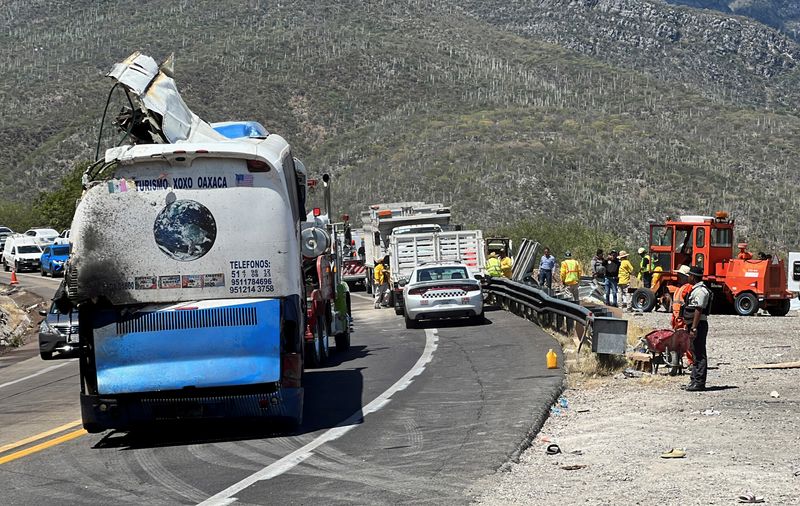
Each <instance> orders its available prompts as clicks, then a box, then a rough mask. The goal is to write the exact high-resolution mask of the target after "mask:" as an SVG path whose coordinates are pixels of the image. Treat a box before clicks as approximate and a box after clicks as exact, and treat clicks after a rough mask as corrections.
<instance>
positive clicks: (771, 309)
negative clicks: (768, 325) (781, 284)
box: [767, 299, 792, 316]
mask: <svg viewBox="0 0 800 506" xmlns="http://www.w3.org/2000/svg"><path fill="white" fill-rule="evenodd" d="M791 308H792V302H791V301H790V300H789V299H786V300H782V301H780V303H779V304H775V305H773V306H767V312H768V313H769V314H770V315H771V316H786V315H787V314H789V310H790V309H791Z"/></svg>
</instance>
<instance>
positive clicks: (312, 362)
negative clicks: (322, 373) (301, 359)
mask: <svg viewBox="0 0 800 506" xmlns="http://www.w3.org/2000/svg"><path fill="white" fill-rule="evenodd" d="M305 347H306V350H305V352H306V353H305V360H306V367H307V368H309V369H316V368H317V367H319V366H320V365H321V363H322V361H321V357H320V356H319V339H314V340H313V341H311V342H309V341H306V343H305Z"/></svg>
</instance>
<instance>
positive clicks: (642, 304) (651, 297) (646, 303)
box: [631, 288, 656, 313]
mask: <svg viewBox="0 0 800 506" xmlns="http://www.w3.org/2000/svg"><path fill="white" fill-rule="evenodd" d="M631 307H633V309H635V310H637V311H644V312H645V313H649V312H650V311H652V310H653V308H654V307H656V294H654V293H653V292H652V291H650V290H649V289H648V288H638V289H637V290H636V291H635V292H633V296H632V297H631Z"/></svg>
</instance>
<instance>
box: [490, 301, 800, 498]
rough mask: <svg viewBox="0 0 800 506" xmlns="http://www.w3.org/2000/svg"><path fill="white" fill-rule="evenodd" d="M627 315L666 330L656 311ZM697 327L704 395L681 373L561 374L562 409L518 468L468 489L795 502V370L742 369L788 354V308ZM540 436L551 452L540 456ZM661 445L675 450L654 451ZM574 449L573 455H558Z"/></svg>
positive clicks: (793, 315)
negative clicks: (701, 332)
mask: <svg viewBox="0 0 800 506" xmlns="http://www.w3.org/2000/svg"><path fill="white" fill-rule="evenodd" d="M628 318H629V319H632V320H634V321H635V322H636V324H637V325H639V326H642V327H648V326H649V327H653V328H667V327H669V315H668V314H665V313H651V314H646V315H640V316H628ZM709 326H710V331H709V337H708V353H709V366H710V367H711V369H710V370H709V373H708V386H709V387H710V388H711V389H712V390H711V391H707V392H701V393H690V392H684V391H683V390H681V389H680V385H682V384H686V383H688V373H687V375H685V376H680V377H669V376H664V375H658V376H655V375H645V376H643V377H641V378H630V379H629V378H625V377H624V376H623V375H621V374H618V375H616V376H613V377H606V378H588V379H581V378H578V377H577V376H576V375H574V374H573V375H571V376H572V377H571V378H570V381H569V382H570V387H569V388H568V389H567V390H566V391H565V393H564V397H565V398H566V399H567V401H568V408H567V409H561V410H560V413H559V414H551V416H550V418H549V419H548V420H547V422H546V423H545V424H544V426H543V428H542V430H541V431H540V433H539V435H538V436H537V438H536V439H535V440H534V442H533V444H532V446H531V447H530V448H529V449H528V450H527V451H525V452H524V453H523V454H522V456H521V458H520V461H519V463H517V464H514V465H512V466H510V467H509V468H508V470H507V471H506V472H498V473H497V474H495V475H494V476H492V477H490V478H487V479H486V480H484V482H482V483H480V484H479V485H478V487H476V489H477V490H482V491H483V493H482V494H481V495H480V496H479V497H478V498H477V502H479V503H481V504H490V505H499V504H592V505H596V504H648V505H650V504H732V503H736V502H737V497H738V496H739V495H740V494H743V493H752V494H755V495H757V496H759V497H764V499H765V502H767V503H770V504H800V426H798V421H800V389H798V385H799V384H800V369H784V370H751V369H748V366H749V365H753V364H757V363H764V362H789V361H800V315H798V312H797V311H792V312H790V313H789V316H787V317H784V318H773V317H769V316H756V317H749V318H748V317H739V316H727V315H712V316H711V317H710V319H709ZM773 391H774V392H777V394H778V397H777V398H775V397H772V396H771V395H770V393H771V392H773ZM551 443H557V444H558V445H559V446H560V447H561V449H562V451H563V453H562V454H560V455H555V456H548V455H546V454H545V449H546V448H547V446H548V445H549V444H551ZM671 448H682V449H685V451H686V457H685V458H682V459H662V458H660V454H661V453H662V452H665V451H668V450H670V449H671ZM575 450H580V451H581V452H582V455H573V454H570V453H569V452H571V451H575ZM565 466H585V467H583V468H580V469H574V470H567V469H564V467H565Z"/></svg>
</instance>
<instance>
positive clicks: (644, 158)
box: [0, 0, 800, 246]
mask: <svg viewBox="0 0 800 506" xmlns="http://www.w3.org/2000/svg"><path fill="white" fill-rule="evenodd" d="M0 25H2V27H3V32H2V35H0V47H2V48H3V49H4V51H3V53H2V54H3V55H4V56H3V57H0V145H2V146H4V153H3V156H2V158H1V159H0V197H2V198H3V199H6V200H9V199H17V200H19V199H26V198H29V197H30V196H31V195H34V194H35V193H36V192H38V191H39V190H41V189H47V188H52V187H53V186H54V185H55V184H56V182H57V181H58V178H59V177H60V176H61V175H62V174H64V173H66V171H67V170H68V168H69V166H70V165H71V164H72V163H73V162H74V161H76V160H79V159H85V158H93V157H94V146H95V143H96V139H97V128H98V125H99V119H100V116H101V114H102V111H103V107H104V105H105V102H106V98H107V94H108V91H109V87H110V82H109V81H108V80H106V79H105V78H103V74H104V73H105V72H107V71H108V69H109V68H110V66H111V65H112V64H113V63H114V62H116V61H119V60H120V59H122V58H124V57H125V56H127V55H128V54H129V53H130V52H132V51H133V50H136V49H140V50H142V51H143V52H145V53H147V54H151V55H153V56H155V57H166V56H167V55H168V54H169V53H172V52H174V53H175V55H176V80H177V83H178V86H179V89H180V90H181V92H182V94H183V97H184V99H185V101H186V102H187V104H189V106H190V107H191V108H192V109H193V110H194V111H195V112H197V113H198V114H199V115H200V116H201V117H203V118H204V119H206V120H208V121H222V120H229V119H256V120H259V121H261V122H262V123H264V124H265V125H266V126H267V128H268V129H269V130H271V131H274V132H277V133H280V134H282V135H284V136H285V137H286V138H287V139H289V140H290V142H292V143H293V145H294V148H295V153H296V154H297V155H298V156H300V157H301V158H303V159H304V161H305V162H306V164H307V166H308V167H309V170H310V171H311V172H312V173H320V172H323V171H328V172H331V173H332V174H334V176H335V181H336V186H335V187H334V188H335V193H334V197H335V201H336V202H337V205H338V207H339V208H340V209H341V210H342V211H347V212H349V213H350V214H351V215H357V213H358V211H359V210H361V209H364V208H366V206H367V205H368V204H370V203H374V202H380V201H400V200H428V201H443V202H446V203H449V204H452V205H453V207H454V213H455V215H456V216H457V217H458V219H459V221H461V222H463V223H465V224H468V225H478V226H482V227H486V228H496V227H500V226H504V225H508V224H511V223H514V222H517V221H522V220H527V219H530V218H539V219H542V218H544V219H552V220H554V221H555V222H562V221H567V220H578V221H580V222H582V223H585V224H586V225H587V226H590V227H594V228H597V229H599V230H604V231H611V232H614V233H618V234H622V235H624V236H626V237H628V238H629V239H630V240H632V241H633V240H637V241H638V240H642V239H643V235H644V232H645V228H646V219H647V218H661V217H664V216H665V215H668V214H671V215H675V214H680V213H686V214H699V213H703V214H705V213H710V212H712V211H714V210H716V209H721V208H724V209H727V210H729V211H731V212H732V213H733V214H734V215H735V216H737V218H738V223H739V224H740V228H739V230H740V234H741V236H742V237H743V238H751V239H752V238H756V237H758V238H760V239H762V240H763V241H765V242H767V243H769V244H771V245H774V246H796V245H797V244H798V239H797V236H796V226H795V225H794V224H795V223H796V222H797V219H798V217H800V216H798V214H800V212H799V211H798V209H800V206H799V205H798V204H800V197H798V195H797V192H796V188H797V187H798V182H800V181H798V180H799V179H800V175H798V171H797V160H798V159H800V158H799V157H798V151H800V140H799V139H800V136H799V135H798V134H800V118H798V116H797V114H796V109H795V107H794V104H795V103H796V100H795V99H796V98H797V94H798V86H797V84H798V80H799V79H798V69H797V61H798V58H800V46H798V44H797V43H796V42H794V41H793V40H792V39H791V38H789V37H787V36H786V35H784V34H782V33H780V32H778V31H776V30H774V29H772V28H769V27H766V26H764V25H763V24H761V23H758V22H755V21H751V20H747V19H744V18H738V17H737V18H732V17H729V16H726V15H724V14H722V13H718V12H713V11H708V10H697V9H691V8H688V7H682V6H670V5H666V4H663V3H659V2H655V1H653V2H650V1H644V0H625V1H622V0H618V1H609V0H584V1H581V2H577V1H556V0H535V1H533V2H520V1H503V2H479V1H477V0H462V1H458V2H456V1H455V0H439V1H434V0H419V1H415V2H405V1H399V0H398V1H394V0H384V1H382V2H369V1H339V2H309V1H307V0H294V1H283V2H276V1H266V0H250V1H248V2H229V1H219V0H218V1H216V2H210V1H207V0H198V1H193V2H187V1H182V2H171V1H166V0H151V1H148V2H137V3H129V2H123V1H121V0H116V1H113V0H112V1H108V2H103V3H95V2H89V1H88V0H76V1H73V2H58V1H55V0H38V1H37V0H31V1H20V0H17V1H10V2H7V4H6V5H5V6H4V7H3V9H0ZM111 104H112V106H111V109H110V111H111V113H112V114H113V113H115V112H116V111H117V110H119V108H120V107H121V106H122V105H123V100H122V97H120V96H114V97H112V100H111ZM116 139H117V137H116V134H114V135H112V132H111V131H110V130H109V131H108V132H106V134H105V135H104V141H103V144H104V145H109V144H110V143H112V142H115V141H116ZM2 219H3V217H2V216H0V220H2ZM566 232H567V233H568V231H566Z"/></svg>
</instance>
